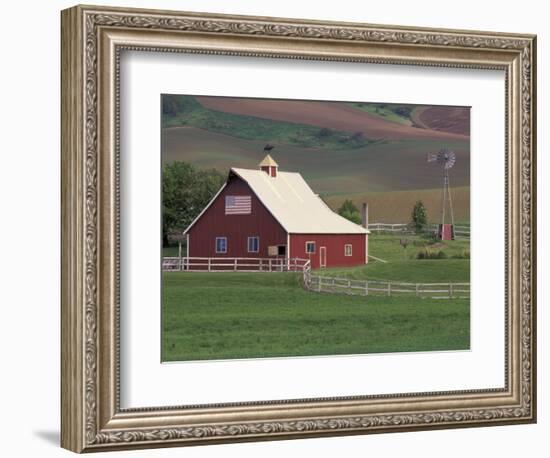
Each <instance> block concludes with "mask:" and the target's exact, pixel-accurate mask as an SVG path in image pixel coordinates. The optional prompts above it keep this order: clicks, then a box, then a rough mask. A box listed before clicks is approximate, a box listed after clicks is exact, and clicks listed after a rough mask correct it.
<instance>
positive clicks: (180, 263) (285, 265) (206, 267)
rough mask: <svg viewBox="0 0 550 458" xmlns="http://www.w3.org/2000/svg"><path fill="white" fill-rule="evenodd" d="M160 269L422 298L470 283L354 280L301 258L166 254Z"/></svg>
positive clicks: (452, 293)
mask: <svg viewBox="0 0 550 458" xmlns="http://www.w3.org/2000/svg"><path fill="white" fill-rule="evenodd" d="M162 269H163V270H164V271H172V272H178V271H182V272H302V280H303V287H304V288H305V289H306V290H308V291H313V292H318V293H331V294H347V295H355V296H371V295H375V296H403V295H409V296H416V297H423V298H427V297H429V298H434V299H435V298H437V299H448V298H468V297H470V283H405V282H390V281H383V280H356V279H350V278H340V277H329V276H323V275H317V274H314V273H312V271H311V263H310V261H309V259H300V258H291V259H284V258H221V257H220V258H200V257H193V258H188V257H182V258H179V257H166V258H164V259H163V260H162Z"/></svg>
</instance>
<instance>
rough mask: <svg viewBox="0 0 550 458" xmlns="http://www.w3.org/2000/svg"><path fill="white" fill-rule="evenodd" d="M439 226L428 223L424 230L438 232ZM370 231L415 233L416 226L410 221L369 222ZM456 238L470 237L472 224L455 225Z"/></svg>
mask: <svg viewBox="0 0 550 458" xmlns="http://www.w3.org/2000/svg"><path fill="white" fill-rule="evenodd" d="M438 228H439V226H438V225H437V224H428V225H427V226H426V227H425V228H424V229H423V231H424V232H437V230H438ZM368 229H369V231H371V232H378V233H380V232H390V233H398V234H414V233H415V230H414V227H413V226H412V225H411V224H410V223H409V224H408V223H396V224H389V223H369V226H368ZM454 231H455V237H456V238H470V226H464V225H457V224H455V225H454Z"/></svg>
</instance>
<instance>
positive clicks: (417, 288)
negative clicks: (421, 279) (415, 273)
mask: <svg viewBox="0 0 550 458" xmlns="http://www.w3.org/2000/svg"><path fill="white" fill-rule="evenodd" d="M419 287H420V283H417V284H416V288H415V290H416V297H418V290H419Z"/></svg>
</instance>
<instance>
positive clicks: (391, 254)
mask: <svg viewBox="0 0 550 458" xmlns="http://www.w3.org/2000/svg"><path fill="white" fill-rule="evenodd" d="M400 238H403V239H405V238H406V239H408V240H409V242H410V243H409V245H408V246H407V248H406V249H405V248H403V247H402V246H401V244H400V243H399V240H400ZM425 248H427V249H428V250H430V251H432V252H438V251H443V252H444V253H445V256H446V258H445V259H416V256H417V255H418V253H419V252H420V251H422V250H424V249H425ZM469 251H470V242H469V241H468V240H452V241H446V242H438V243H432V242H431V241H430V240H428V239H425V238H423V237H419V236H415V235H403V236H395V235H389V234H388V235H386V234H371V235H370V236H369V254H370V255H371V256H375V257H377V258H379V259H383V260H384V261H387V262H386V263H383V262H380V261H376V260H374V259H372V258H371V259H369V263H368V264H367V265H365V266H361V267H353V268H331V269H323V272H324V273H326V274H327V275H333V276H338V277H345V278H354V279H363V278H365V279H366V278H368V279H370V280H393V281H402V282H411V283H422V282H424V283H446V282H454V283H467V282H469V281H470V259H469V258H464V256H465V255H466V253H469Z"/></svg>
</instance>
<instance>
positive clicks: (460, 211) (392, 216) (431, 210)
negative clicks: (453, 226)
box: [324, 186, 470, 223]
mask: <svg viewBox="0 0 550 458" xmlns="http://www.w3.org/2000/svg"><path fill="white" fill-rule="evenodd" d="M452 198H453V210H454V217H455V223H457V222H461V223H467V222H468V221H470V187H469V186H462V187H455V188H453V189H452ZM324 199H325V201H326V202H327V204H329V206H330V207H331V208H333V209H337V208H340V206H341V205H342V203H343V202H344V200H346V199H350V200H352V201H353V202H354V203H355V205H356V206H357V208H361V204H362V203H363V202H368V204H369V221H370V222H384V223H407V222H409V221H410V219H411V211H412V208H413V207H414V204H415V203H416V202H417V201H418V200H421V201H422V203H423V204H424V206H425V207H426V211H427V214H428V218H429V219H430V221H431V222H432V223H437V222H438V218H439V215H440V212H441V188H435V189H415V190H410V191H389V192H366V193H357V194H347V195H338V194H336V195H331V196H326V197H324Z"/></svg>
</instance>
